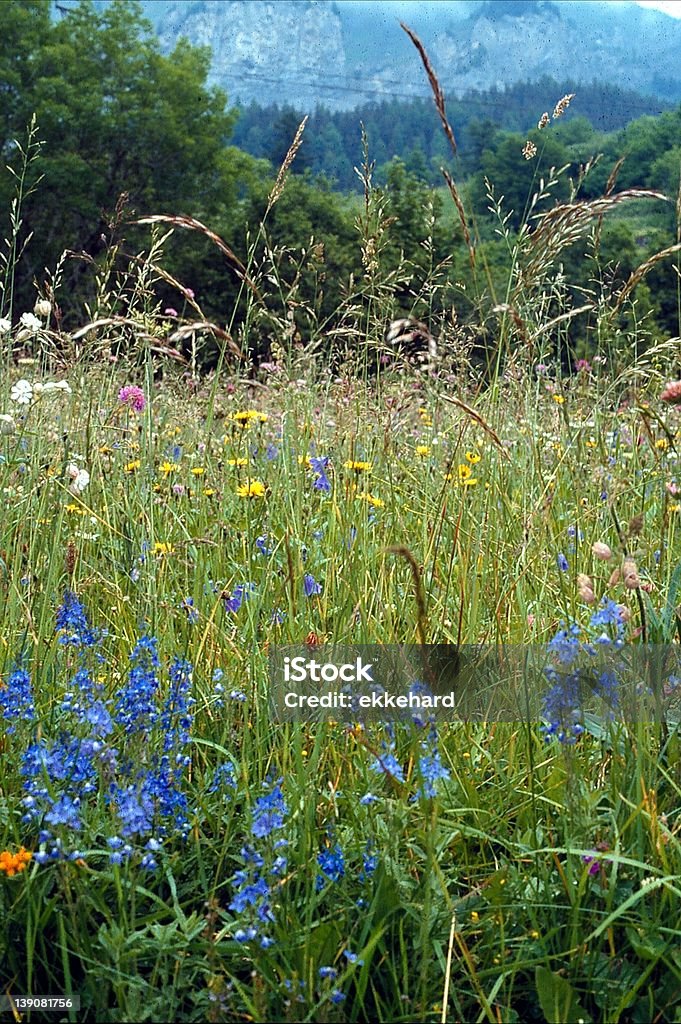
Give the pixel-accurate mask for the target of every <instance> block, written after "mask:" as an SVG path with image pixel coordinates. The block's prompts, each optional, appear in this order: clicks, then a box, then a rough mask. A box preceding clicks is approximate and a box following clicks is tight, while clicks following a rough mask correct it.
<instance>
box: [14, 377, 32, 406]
mask: <svg viewBox="0 0 681 1024" xmlns="http://www.w3.org/2000/svg"><path fill="white" fill-rule="evenodd" d="M9 397H10V398H11V399H12V401H13V402H16V403H17V405H30V404H31V402H32V401H33V385H32V384H31V382H30V380H18V381H17V382H16V384H15V385H14V386H13V388H12V390H11V391H10V393H9Z"/></svg>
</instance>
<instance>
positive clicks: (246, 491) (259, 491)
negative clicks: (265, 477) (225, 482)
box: [236, 480, 265, 498]
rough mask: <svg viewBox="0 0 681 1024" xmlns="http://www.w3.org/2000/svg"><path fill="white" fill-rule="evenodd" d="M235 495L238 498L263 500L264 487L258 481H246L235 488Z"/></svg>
mask: <svg viewBox="0 0 681 1024" xmlns="http://www.w3.org/2000/svg"><path fill="white" fill-rule="evenodd" d="M236 493H237V494H238V495H239V497H240V498H264V497H265V485H264V484H263V483H261V481H260V480H247V481H246V483H245V484H242V485H241V487H237V489H236Z"/></svg>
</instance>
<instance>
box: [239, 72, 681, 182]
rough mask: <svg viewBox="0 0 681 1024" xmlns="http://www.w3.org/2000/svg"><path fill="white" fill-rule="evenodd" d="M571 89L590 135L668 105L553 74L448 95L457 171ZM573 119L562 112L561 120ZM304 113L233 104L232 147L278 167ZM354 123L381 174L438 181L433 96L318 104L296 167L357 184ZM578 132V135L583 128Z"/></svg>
mask: <svg viewBox="0 0 681 1024" xmlns="http://www.w3.org/2000/svg"><path fill="white" fill-rule="evenodd" d="M569 93H576V94H577V95H578V103H577V110H578V112H579V113H578V116H579V117H581V118H583V119H585V120H586V121H587V122H588V124H589V125H590V126H591V129H592V131H591V136H592V138H593V139H597V138H599V137H600V136H601V135H602V134H603V133H605V132H615V131H618V130H620V129H622V128H624V127H625V126H626V125H628V124H629V123H630V122H631V121H633V120H635V119H637V118H639V117H643V116H651V115H656V114H659V113H661V112H663V111H664V110H666V109H670V108H671V106H672V105H671V104H668V103H665V102H664V101H663V100H659V99H655V98H654V97H647V96H641V95H640V94H639V93H636V92H633V91H631V90H626V89H620V88H618V87H616V86H611V85H607V84H603V83H600V82H592V83H591V85H588V86H587V85H585V84H584V83H581V84H577V83H575V82H571V81H565V82H557V81H555V80H554V79H552V78H542V79H540V80H539V81H537V82H519V83H516V84H515V85H513V86H509V87H508V88H506V89H496V88H495V89H489V90H486V91H484V92H479V91H472V92H469V93H467V94H466V96H464V97H463V98H461V99H456V98H452V99H448V100H447V115H448V118H449V120H450V123H451V124H452V126H453V128H454V133H455V136H456V141H457V146H458V153H459V157H460V170H461V171H462V173H464V174H473V173H474V172H475V171H476V170H478V169H479V167H480V157H481V154H482V152H483V150H484V149H485V148H487V147H488V146H489V144H490V142H491V140H492V139H493V138H494V136H495V134H496V133H502V132H524V131H527V129H528V127H530V126H532V125H533V124H536V123H537V121H538V119H539V117H540V115H541V114H542V113H543V111H544V110H546V109H547V108H548V110H549V112H550V111H551V110H552V109H553V107H554V105H555V103H556V102H557V100H558V99H559V98H560V97H561V96H565V95H567V94H569ZM575 116H577V115H576V114H574V113H573V112H570V111H568V113H567V114H566V117H565V123H569V122H570V120H571V119H572V118H573V117H575ZM302 117H303V115H302V114H301V113H300V112H299V111H296V110H295V109H294V108H293V107H292V106H281V107H280V106H273V107H272V106H268V107H262V106H260V105H259V104H257V103H251V104H249V105H247V106H244V107H241V108H239V117H238V120H237V122H236V124H235V127H234V135H233V141H234V144H235V145H236V146H239V148H241V149H243V150H245V151H246V152H247V153H250V154H252V155H253V156H255V157H262V158H264V159H266V160H270V161H271V162H272V163H274V164H276V165H277V166H278V165H279V164H280V163H281V161H282V160H283V158H284V156H285V154H286V150H287V149H288V146H289V145H290V143H291V139H292V138H293V135H294V133H295V130H296V127H297V125H298V124H299V123H300V121H301V120H302ZM360 122H361V123H362V124H363V125H364V126H365V129H366V132H367V135H368V137H369V141H370V144H371V151H372V156H373V159H374V160H375V161H376V165H377V167H378V168H379V172H380V171H381V170H382V168H383V167H384V166H385V164H387V163H388V162H389V161H390V160H392V159H393V157H396V156H397V157H400V158H401V159H402V160H404V161H405V163H406V164H407V166H408V167H409V168H410V170H412V171H413V172H414V173H415V174H417V175H418V176H419V177H420V178H421V180H423V181H426V182H427V183H428V184H436V183H439V181H440V166H441V165H442V162H443V161H447V160H448V159H449V158H450V157H451V151H450V149H449V146H448V143H447V141H446V139H445V137H444V135H443V133H442V131H441V130H440V122H439V119H438V115H437V111H436V110H435V106H434V104H433V101H432V99H414V100H386V101H383V102H381V103H369V104H365V105H363V106H360V107H358V108H356V109H355V110H351V111H340V112H335V111H334V112H332V111H330V110H328V109H326V108H325V107H323V106H320V107H318V108H317V109H316V110H315V111H314V113H313V114H311V115H310V119H309V122H308V131H307V133H306V137H305V141H304V142H303V145H302V147H301V149H300V151H299V153H298V157H297V161H296V166H297V169H298V171H299V172H300V171H302V170H309V171H310V172H311V173H312V174H314V175H318V174H323V175H325V176H326V177H327V178H328V179H329V180H330V181H331V182H332V183H333V187H334V188H335V189H337V190H338V191H340V192H347V191H352V190H356V189H357V188H359V187H360V186H359V185H358V180H357V175H356V174H355V171H354V167H355V166H356V165H357V154H358V150H359V140H360V127H359V126H360ZM567 134H568V135H570V133H569V132H568V133H567ZM580 134H581V136H584V135H585V132H584V130H582V131H581V133H580Z"/></svg>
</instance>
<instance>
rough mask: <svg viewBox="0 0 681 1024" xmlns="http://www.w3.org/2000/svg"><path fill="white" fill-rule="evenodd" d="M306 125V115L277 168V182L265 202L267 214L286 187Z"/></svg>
mask: <svg viewBox="0 0 681 1024" xmlns="http://www.w3.org/2000/svg"><path fill="white" fill-rule="evenodd" d="M306 124H307V114H306V115H305V117H304V118H303V120H302V121H301V122H300V124H299V125H298V128H297V130H296V134H295V136H294V138H293V142H292V143H291V145H290V146H289V148H288V152H287V154H286V156H285V157H284V162H283V163H282V165H281V167H280V168H279V172H278V174H277V180H276V181H275V183H274V188H273V189H272V191H271V192H270V195H269V199H268V201H267V211H268V213H269V211H270V210H271V209H272V207H273V206H274V204H275V203H276V202H277V200H278V199H280V198H281V194H282V192H283V191H284V188H285V186H286V175H287V174H288V172H289V169H290V167H291V164H292V163H293V161H294V160H295V158H296V153H297V152H298V150H299V149H300V147H301V145H302V142H303V132H304V131H305V125H306Z"/></svg>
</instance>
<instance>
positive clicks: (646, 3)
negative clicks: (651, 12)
mask: <svg viewBox="0 0 681 1024" xmlns="http://www.w3.org/2000/svg"><path fill="white" fill-rule="evenodd" d="M636 3H637V4H638V6H639V7H654V8H655V10H656V11H664V13H665V14H671V16H672V18H681V0H636Z"/></svg>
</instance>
